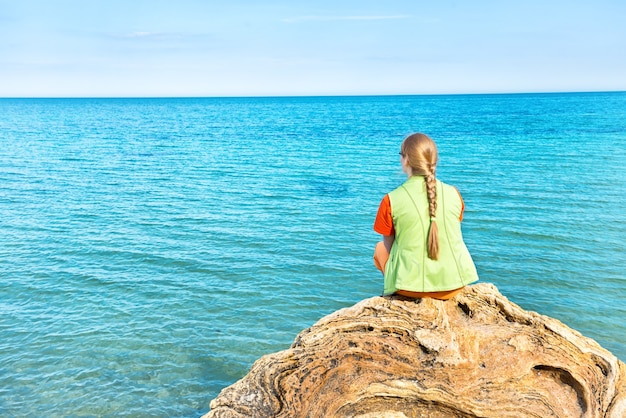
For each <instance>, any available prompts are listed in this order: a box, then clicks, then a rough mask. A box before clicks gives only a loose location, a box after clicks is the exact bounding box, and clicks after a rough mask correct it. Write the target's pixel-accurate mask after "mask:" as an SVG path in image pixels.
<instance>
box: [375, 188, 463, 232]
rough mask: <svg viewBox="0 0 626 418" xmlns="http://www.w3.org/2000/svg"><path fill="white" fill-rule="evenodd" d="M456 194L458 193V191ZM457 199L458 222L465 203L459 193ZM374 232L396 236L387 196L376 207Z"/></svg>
mask: <svg viewBox="0 0 626 418" xmlns="http://www.w3.org/2000/svg"><path fill="white" fill-rule="evenodd" d="M456 192H457V193H459V191H458V190H457V191H456ZM459 198H460V199H461V215H460V216H459V221H462V220H463V211H465V202H463V197H461V193H459ZM374 231H376V232H378V233H379V234H381V235H387V236H390V235H395V234H396V231H395V229H394V227H393V217H392V216H391V202H390V201H389V195H387V194H386V195H385V197H383V200H382V201H381V202H380V206H378V213H376V219H375V220H374Z"/></svg>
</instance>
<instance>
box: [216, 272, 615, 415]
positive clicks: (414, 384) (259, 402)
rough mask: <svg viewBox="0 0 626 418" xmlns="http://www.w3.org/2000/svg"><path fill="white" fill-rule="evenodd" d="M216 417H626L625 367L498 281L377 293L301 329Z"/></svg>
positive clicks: (219, 404) (227, 397) (231, 391)
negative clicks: (506, 292)
mask: <svg viewBox="0 0 626 418" xmlns="http://www.w3.org/2000/svg"><path fill="white" fill-rule="evenodd" d="M205 417H206V418H208V417H290V418H291V417H361V418H373V417H464V418H470V417H498V418H501V417H516V418H520V417H540V418H546V417H567V418H571V417H611V418H623V417H626V366H625V364H624V363H622V362H621V361H619V360H618V359H617V358H616V357H615V356H614V355H612V354H611V353H610V352H608V351H607V350H605V349H603V348H602V347H600V346H599V345H598V344H597V343H596V342H595V341H593V340H591V339H589V338H586V337H584V336H582V335H581V334H580V333H578V332H576V331H574V330H572V329H570V328H568V327H567V326H565V325H564V324H562V323H561V322H559V321H557V320H555V319H552V318H549V317H546V316H543V315H539V314H537V313H535V312H528V311H524V310H523V309H521V308H520V307H519V306H517V305H515V304H514V303H512V302H510V301H509V300H508V299H507V298H506V297H504V296H502V295H501V294H500V293H499V292H498V290H497V289H496V287H495V286H493V285H491V284H478V285H474V286H469V287H467V288H466V289H465V290H464V291H463V292H462V293H460V294H459V295H457V296H456V297H455V298H453V299H450V300H449V301H439V300H434V299H418V300H408V299H403V298H396V297H374V298H370V299H366V300H364V301H362V302H360V303H358V304H356V305H354V306H352V307H350V308H346V309H342V310H339V311H337V312H335V313H333V314H331V315H329V316H327V317H325V318H323V319H321V320H320V321H319V322H318V323H317V324H315V325H314V326H312V327H311V328H309V329H306V330H304V331H302V332H301V333H300V334H299V335H298V337H297V338H296V340H295V341H294V343H293V344H292V346H291V348H289V349H288V350H285V351H281V352H278V353H275V354H270V355H266V356H264V357H262V358H260V359H259V360H257V361H256V362H255V363H254V365H253V367H252V369H251V370H250V373H249V374H248V375H246V376H245V377H244V378H243V379H241V380H240V381H239V382H237V383H235V384H233V385H232V386H230V387H227V388H225V389H224V390H223V391H222V392H221V393H220V395H219V396H218V397H217V398H216V399H214V400H213V401H212V402H211V412H209V413H208V414H207V415H205Z"/></svg>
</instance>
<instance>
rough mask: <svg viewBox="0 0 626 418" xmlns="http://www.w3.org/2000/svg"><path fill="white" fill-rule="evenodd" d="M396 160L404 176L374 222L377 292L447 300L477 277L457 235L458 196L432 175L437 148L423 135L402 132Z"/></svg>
mask: <svg viewBox="0 0 626 418" xmlns="http://www.w3.org/2000/svg"><path fill="white" fill-rule="evenodd" d="M400 162H401V163H402V169H403V171H404V172H405V173H406V174H407V175H408V180H407V181H406V182H405V183H404V184H403V185H401V186H400V187H398V188H397V189H395V190H393V191H392V192H390V193H388V194H387V195H385V197H384V198H383V200H382V202H381V204H380V207H379V208H378V213H377V215H376V220H375V222H374V230H375V231H376V232H378V233H379V234H382V236H383V241H382V242H379V243H378V244H377V245H376V249H375V252H374V264H375V265H376V267H377V268H378V269H379V270H380V271H382V272H383V275H384V284H385V285H384V292H383V293H384V294H385V295H389V294H393V293H396V294H399V295H403V296H408V297H414V298H423V297H432V298H437V299H450V298H451V297H453V296H455V295H456V294H457V293H459V292H460V291H461V289H463V287H464V286H466V285H467V284H470V283H472V282H475V281H476V280H478V274H477V273H476V267H475V266H474V262H473V260H472V257H471V256H470V253H469V251H468V250H467V247H466V246H465V243H464V242H463V236H462V234H461V220H462V219H463V210H464V204H463V199H462V198H461V195H460V194H459V192H458V191H457V189H455V188H454V187H452V186H450V185H447V184H445V183H443V182H441V181H439V180H437V179H436V178H435V168H436V166H437V147H436V145H435V143H434V142H433V140H432V139H430V138H429V137H428V136H426V135H424V134H420V133H416V134H413V135H410V136H408V137H407V138H406V139H405V140H404V141H403V142H402V146H401V148H400Z"/></svg>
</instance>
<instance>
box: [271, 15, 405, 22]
mask: <svg viewBox="0 0 626 418" xmlns="http://www.w3.org/2000/svg"><path fill="white" fill-rule="evenodd" d="M411 17H412V16H410V15H371V16H367V15H353V16H316V15H309V16H295V17H288V18H286V19H283V20H282V21H283V22H286V23H297V22H311V21H317V22H329V21H339V20H342V21H345V20H394V19H410V18H411Z"/></svg>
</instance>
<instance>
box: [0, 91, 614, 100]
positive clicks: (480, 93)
mask: <svg viewBox="0 0 626 418" xmlns="http://www.w3.org/2000/svg"><path fill="white" fill-rule="evenodd" d="M584 93H626V90H573V91H561V90H559V91H527V92H523V91H511V92H472V93H389V94H385V93H371V94H366V93H363V94H275V95H272V94H267V95H264V94H260V95H206V96H204V95H199V96H192V95H189V96H187V95H180V96H178V95H171V96H169V95H163V96H161V95H155V96H0V100H2V99H254V98H259V99H262V98H268V99H269V98H307V97H308V98H314V97H408V96H497V95H502V96H504V95H525V94H528V95H531V94H584Z"/></svg>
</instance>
